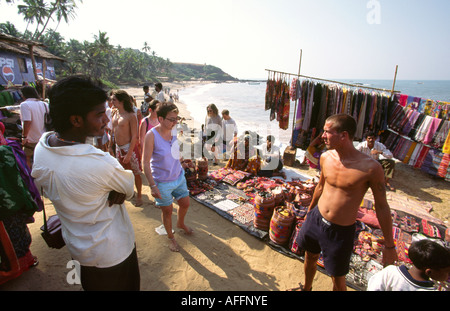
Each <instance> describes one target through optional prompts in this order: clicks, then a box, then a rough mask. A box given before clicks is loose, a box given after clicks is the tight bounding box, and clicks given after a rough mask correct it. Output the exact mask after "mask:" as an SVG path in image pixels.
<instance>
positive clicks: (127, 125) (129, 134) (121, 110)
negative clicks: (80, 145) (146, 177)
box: [112, 90, 143, 206]
mask: <svg viewBox="0 0 450 311" xmlns="http://www.w3.org/2000/svg"><path fill="white" fill-rule="evenodd" d="M112 103H113V105H114V107H116V108H117V110H118V113H116V114H114V116H113V118H112V127H113V129H112V132H113V134H114V139H115V141H116V146H112V147H113V148H114V147H115V148H116V157H117V159H118V160H119V162H120V164H122V166H123V167H124V168H125V169H129V170H131V171H133V174H134V181H135V186H136V189H137V197H136V202H135V206H141V205H142V203H143V202H142V177H141V172H142V167H141V153H140V147H139V134H138V119H137V117H136V114H135V113H134V110H133V104H132V102H131V98H130V95H128V93H127V92H125V91H123V90H116V91H114V92H113V94H112Z"/></svg>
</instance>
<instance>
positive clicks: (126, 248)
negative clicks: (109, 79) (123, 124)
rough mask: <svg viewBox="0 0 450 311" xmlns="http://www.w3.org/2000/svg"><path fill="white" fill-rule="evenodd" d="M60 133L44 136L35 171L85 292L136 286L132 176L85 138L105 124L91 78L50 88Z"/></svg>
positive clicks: (98, 90) (102, 104) (97, 88)
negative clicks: (128, 207) (130, 203)
mask: <svg viewBox="0 0 450 311" xmlns="http://www.w3.org/2000/svg"><path fill="white" fill-rule="evenodd" d="M49 98H50V114H51V117H52V121H53V125H54V128H55V132H48V133H45V134H44V135H42V137H41V139H40V141H39V144H38V145H37V147H36V153H35V163H34V167H33V170H32V176H33V177H34V178H35V182H36V184H37V185H38V187H39V188H41V187H42V189H43V191H44V193H45V195H46V196H47V197H48V198H49V199H50V200H51V201H52V203H53V205H54V207H55V210H56V212H57V214H58V216H59V218H60V219H61V225H62V226H61V227H62V235H63V238H64V241H65V242H66V245H67V248H68V250H69V252H70V255H71V257H72V258H73V259H74V260H77V261H78V262H79V263H80V265H81V285H82V287H83V289H85V290H139V289H140V273H139V266H138V260H137V255H136V247H135V237H134V230H133V226H132V224H131V221H130V218H129V216H128V213H127V210H126V208H125V205H124V204H123V202H124V199H130V198H131V197H132V196H133V194H134V177H133V173H132V172H131V171H127V170H125V169H123V167H122V166H121V165H120V164H119V162H118V161H117V160H116V159H115V158H113V157H112V156H111V155H110V154H109V153H108V152H103V151H101V150H100V149H98V148H96V147H94V146H92V145H90V144H86V143H85V141H86V138H87V137H88V136H91V137H92V136H101V135H103V132H104V130H105V127H106V126H107V123H108V121H109V120H108V118H107V116H106V114H105V112H106V111H105V110H106V109H105V101H106V99H107V95H106V93H105V92H104V91H103V89H102V88H101V86H99V85H97V84H95V83H94V82H92V81H91V80H90V79H89V78H83V77H69V78H66V79H63V80H61V81H59V82H58V83H56V84H55V85H54V86H53V87H52V89H51V91H50V94H49Z"/></svg>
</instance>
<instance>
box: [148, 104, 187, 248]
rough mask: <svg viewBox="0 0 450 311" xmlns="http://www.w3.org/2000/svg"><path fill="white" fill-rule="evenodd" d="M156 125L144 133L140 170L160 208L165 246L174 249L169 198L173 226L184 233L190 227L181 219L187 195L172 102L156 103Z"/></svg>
mask: <svg viewBox="0 0 450 311" xmlns="http://www.w3.org/2000/svg"><path fill="white" fill-rule="evenodd" d="M156 113H157V115H158V120H159V125H157V126H156V127H154V128H152V129H151V130H150V131H149V132H148V133H147V135H146V136H145V142H144V155H143V163H144V173H145V176H146V177H147V180H148V184H149V186H150V189H151V194H152V196H153V197H154V198H155V201H156V205H157V206H158V207H160V208H161V211H162V221H163V225H164V228H165V230H166V232H167V237H168V238H169V249H170V250H171V251H173V252H178V251H179V250H180V247H179V245H178V243H177V241H175V237H174V234H173V232H172V210H173V199H174V198H175V200H177V203H178V207H179V208H178V221H177V227H178V228H180V229H183V230H184V232H185V233H186V234H188V235H190V234H192V232H193V231H192V229H191V228H189V227H188V226H186V224H185V222H184V219H185V216H186V213H187V211H188V209H189V205H190V198H189V190H188V188H187V183H186V178H185V177H184V168H185V167H184V166H186V167H187V164H185V163H183V164H182V159H181V157H180V147H179V144H178V141H177V135H176V133H173V132H172V130H173V129H174V128H175V126H176V124H177V122H178V108H177V106H176V105H175V104H172V103H168V102H166V103H162V104H159V106H158V108H157V109H156Z"/></svg>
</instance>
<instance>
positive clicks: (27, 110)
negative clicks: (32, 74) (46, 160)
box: [20, 86, 49, 168]
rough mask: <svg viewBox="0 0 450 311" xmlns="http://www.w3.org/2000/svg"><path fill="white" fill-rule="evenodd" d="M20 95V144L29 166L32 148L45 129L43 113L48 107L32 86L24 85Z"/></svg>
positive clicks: (31, 161)
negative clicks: (23, 99) (21, 98)
mask: <svg viewBox="0 0 450 311" xmlns="http://www.w3.org/2000/svg"><path fill="white" fill-rule="evenodd" d="M21 91H22V95H23V97H25V101H24V102H22V103H21V104H20V119H21V121H22V146H23V150H24V152H25V156H26V158H27V164H28V166H29V167H30V168H31V166H32V163H33V154H34V148H35V147H36V145H37V143H38V142H39V139H40V138H41V136H42V134H44V132H45V131H46V129H45V122H44V120H45V113H46V112H48V110H49V108H48V105H47V103H45V102H43V101H41V100H40V97H39V94H38V92H37V91H36V89H35V88H34V87H32V86H24V87H23V88H22V89H21Z"/></svg>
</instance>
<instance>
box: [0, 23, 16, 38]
mask: <svg viewBox="0 0 450 311" xmlns="http://www.w3.org/2000/svg"><path fill="white" fill-rule="evenodd" d="M0 31H1V32H3V33H5V34H7V35H11V36H13V37H20V36H21V33H20V32H19V31H18V30H17V28H16V26H14V24H12V23H11V22H6V23H1V24H0Z"/></svg>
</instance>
